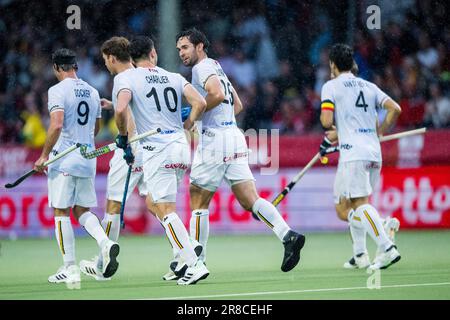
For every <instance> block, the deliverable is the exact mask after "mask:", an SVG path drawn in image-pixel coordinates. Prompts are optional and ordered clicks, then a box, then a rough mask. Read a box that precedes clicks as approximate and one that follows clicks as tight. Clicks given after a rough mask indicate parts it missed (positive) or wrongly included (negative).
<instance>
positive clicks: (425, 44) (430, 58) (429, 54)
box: [417, 31, 439, 70]
mask: <svg viewBox="0 0 450 320" xmlns="http://www.w3.org/2000/svg"><path fill="white" fill-rule="evenodd" d="M419 47H420V50H419V51H418V52H417V59H418V60H419V62H420V64H421V65H422V66H424V67H426V68H428V69H430V70H431V69H434V68H435V67H436V65H437V63H438V62H439V55H438V51H437V50H436V49H435V48H433V47H432V46H431V42H430V37H429V36H428V34H427V33H426V32H424V31H422V32H421V34H420V36H419Z"/></svg>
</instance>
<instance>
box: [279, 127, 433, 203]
mask: <svg viewBox="0 0 450 320" xmlns="http://www.w3.org/2000/svg"><path fill="white" fill-rule="evenodd" d="M426 130H427V128H420V129H414V130H409V131H404V132H399V133H394V134H390V135H387V136H382V137H381V138H380V142H386V141H390V140H394V139H401V138H404V137H409V136H412V135H416V134H423V133H425V132H426ZM336 151H339V149H336ZM319 159H320V152H318V153H317V154H316V155H315V156H314V158H312V159H311V161H310V162H309V163H308V164H307V165H306V167H304V168H303V169H302V171H300V172H299V173H298V174H297V175H295V177H294V178H293V179H292V181H291V182H290V183H289V184H288V185H287V186H286V188H284V189H283V191H281V193H280V194H279V195H278V196H277V197H276V198H275V200H273V201H272V204H273V205H274V206H277V205H278V204H279V203H280V202H281V200H283V199H284V197H285V196H286V195H287V194H288V193H289V192H290V191H291V190H292V188H293V187H294V186H295V184H296V183H297V182H298V181H299V180H300V179H301V178H302V177H303V176H304V174H305V173H306V171H308V170H309V169H310V168H311V167H312V166H313V165H314V164H315V163H316V162H317V160H319Z"/></svg>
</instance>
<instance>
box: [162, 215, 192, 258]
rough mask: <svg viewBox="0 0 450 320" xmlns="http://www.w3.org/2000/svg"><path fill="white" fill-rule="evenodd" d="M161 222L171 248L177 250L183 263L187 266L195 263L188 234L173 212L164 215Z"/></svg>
mask: <svg viewBox="0 0 450 320" xmlns="http://www.w3.org/2000/svg"><path fill="white" fill-rule="evenodd" d="M161 222H162V224H163V226H164V229H165V230H166V235H167V238H168V239H169V241H170V244H171V245H172V248H177V249H178V250H179V255H180V256H181V258H182V259H183V261H184V262H185V263H186V264H187V265H188V266H192V265H193V264H194V263H195V262H197V255H196V254H195V252H194V248H193V247H192V244H191V240H190V239H189V235H188V232H187V230H186V228H185V227H184V224H183V222H182V221H181V219H180V218H179V217H178V215H177V214H176V213H175V212H172V213H169V214H168V215H166V216H165V217H164V218H163V219H162V221H161ZM174 252H175V250H174Z"/></svg>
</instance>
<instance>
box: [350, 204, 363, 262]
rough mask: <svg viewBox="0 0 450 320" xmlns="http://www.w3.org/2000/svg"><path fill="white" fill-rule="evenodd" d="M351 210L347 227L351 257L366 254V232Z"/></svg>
mask: <svg viewBox="0 0 450 320" xmlns="http://www.w3.org/2000/svg"><path fill="white" fill-rule="evenodd" d="M354 213H355V211H353V209H351V210H350V212H349V213H348V225H349V226H350V234H351V236H352V241H353V256H355V257H356V256H358V255H360V254H361V253H365V252H367V247H366V230H365V229H364V226H363V225H362V223H361V219H360V218H359V217H356V216H355V214H354Z"/></svg>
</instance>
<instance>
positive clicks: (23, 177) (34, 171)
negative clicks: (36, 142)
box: [5, 143, 81, 189]
mask: <svg viewBox="0 0 450 320" xmlns="http://www.w3.org/2000/svg"><path fill="white" fill-rule="evenodd" d="M80 146H81V145H80V144H79V143H77V144H74V145H73V146H71V147H69V148H67V149H66V150H64V151H63V152H61V153H58V154H57V155H56V156H55V157H54V158H52V159H50V160H47V161H45V162H44V164H43V166H44V167H47V166H48V165H49V164H51V163H53V162H55V161H56V160H59V159H61V158H62V157H64V156H65V155H67V154H68V153H70V152H72V151H74V150H76V149H77V148H79V147H80ZM36 172H37V171H36V170H34V169H32V170H30V171H28V172H27V173H25V174H24V175H22V176H21V177H19V179H17V180H16V181H14V182H13V183H7V184H5V188H7V189H11V188H14V187H16V186H18V185H19V184H20V183H21V182H22V181H24V180H25V179H26V178H28V177H30V176H32V175H33V174H35V173H36Z"/></svg>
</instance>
